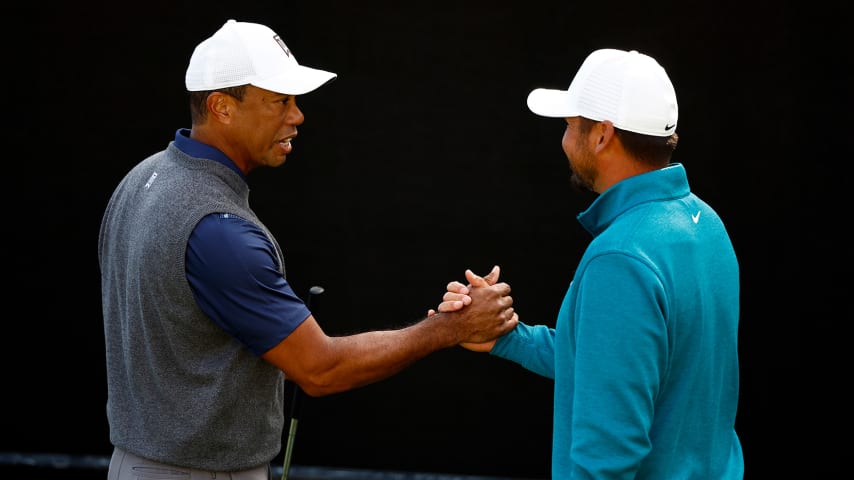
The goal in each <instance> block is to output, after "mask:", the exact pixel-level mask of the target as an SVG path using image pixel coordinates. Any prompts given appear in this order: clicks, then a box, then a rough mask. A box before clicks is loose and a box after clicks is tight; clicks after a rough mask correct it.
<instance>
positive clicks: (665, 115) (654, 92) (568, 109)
mask: <svg viewBox="0 0 854 480" xmlns="http://www.w3.org/2000/svg"><path fill="white" fill-rule="evenodd" d="M528 108H529V109H531V111H532V112H534V113H536V114H537V115H541V116H544V117H556V118H566V117H576V116H581V117H585V118H589V119H591V120H596V121H603V120H610V121H611V122H612V123H613V124H614V126H615V127H617V128H619V129H622V130H628V131H630V132H636V133H641V134H644V135H654V136H658V137H668V136H670V135H672V134H673V133H674V132H676V120H677V118H678V114H679V109H678V107H677V104H676V91H675V90H674V88H673V84H672V83H671V82H670V78H669V77H668V76H667V73H666V72H665V71H664V68H663V67H662V66H661V65H659V64H658V62H657V61H656V60H655V59H654V58H652V57H650V56H647V55H644V54H642V53H638V52H637V51H635V50H631V51H625V50H616V49H610V48H606V49H601V50H596V51H594V52H593V53H591V54H590V55H588V56H587V58H586V59H585V60H584V63H582V64H581V67H580V68H579V69H578V73H576V74H575V78H573V79H572V83H571V84H570V85H569V88H568V89H567V90H553V89H546V88H537V89H534V90H533V91H531V93H530V94H528Z"/></svg>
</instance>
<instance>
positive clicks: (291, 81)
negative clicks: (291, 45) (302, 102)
mask: <svg viewBox="0 0 854 480" xmlns="http://www.w3.org/2000/svg"><path fill="white" fill-rule="evenodd" d="M337 77H338V75H337V74H335V73H332V72H327V71H326V70H319V69H317V68H311V67H306V66H303V65H296V66H295V67H293V68H289V69H288V70H287V71H285V72H284V73H282V74H281V75H277V76H275V77H270V78H265V79H263V80H256V81H253V82H252V85H255V86H256V87H259V88H263V89H265V90H270V91H272V92H277V93H281V94H284V95H302V94H304V93H308V92H311V91H312V90H316V89H317V88H319V87H321V86H323V85H325V84H326V83H329V82H331V81H332V80H335V78H337Z"/></svg>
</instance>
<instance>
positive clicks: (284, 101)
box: [280, 96, 294, 105]
mask: <svg viewBox="0 0 854 480" xmlns="http://www.w3.org/2000/svg"><path fill="white" fill-rule="evenodd" d="M292 98H294V97H291V96H287V97H285V98H283V99H282V100H280V101H281V102H282V105H287V104H288V102H290V101H291V99H292Z"/></svg>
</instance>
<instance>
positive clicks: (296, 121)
mask: <svg viewBox="0 0 854 480" xmlns="http://www.w3.org/2000/svg"><path fill="white" fill-rule="evenodd" d="M304 121H305V115H303V114H302V110H300V108H299V107H298V106H297V102H296V100H294V101H293V102H291V108H289V109H288V116H287V122H288V123H289V124H291V125H302V122H304Z"/></svg>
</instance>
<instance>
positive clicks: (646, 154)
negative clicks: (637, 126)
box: [580, 117, 679, 168]
mask: <svg viewBox="0 0 854 480" xmlns="http://www.w3.org/2000/svg"><path fill="white" fill-rule="evenodd" d="M580 118H581V125H580V128H581V131H582V133H588V132H590V130H591V129H592V128H593V125H596V124H597V123H599V122H597V121H595V120H591V119H589V118H585V117H580ZM614 132H615V134H616V135H617V136H618V137H620V141H621V142H622V143H623V148H625V149H626V152H628V153H629V155H631V156H633V157H634V158H636V159H637V160H638V161H640V162H642V163H644V164H645V165H649V166H651V167H656V168H661V167H666V166H667V165H668V164H669V163H670V157H671V156H672V155H673V151H674V150H676V144H677V143H679V136H678V135H677V134H676V133H673V134H672V135H670V136H669V137H658V136H655V135H644V134H642V133H636V132H630V131H628V130H623V129H621V128H617V127H614Z"/></svg>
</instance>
